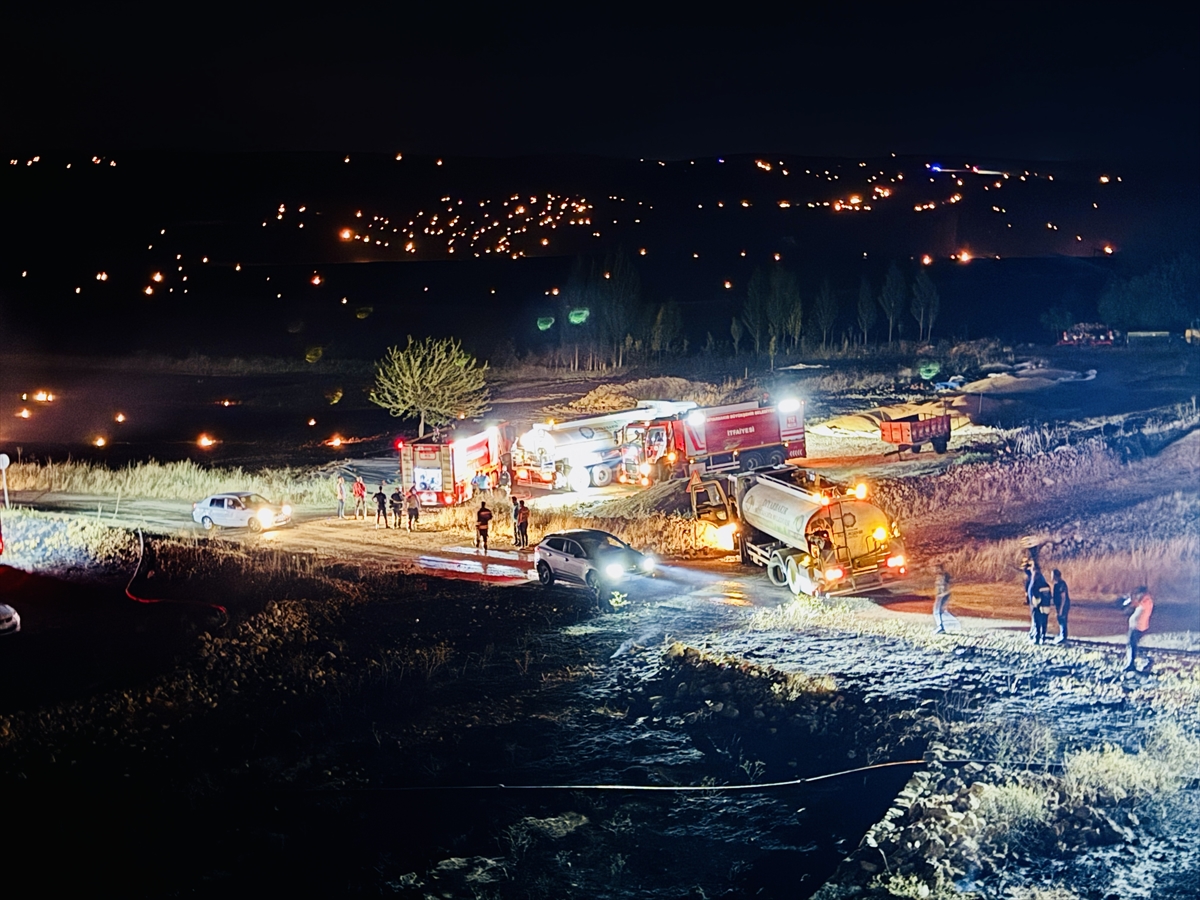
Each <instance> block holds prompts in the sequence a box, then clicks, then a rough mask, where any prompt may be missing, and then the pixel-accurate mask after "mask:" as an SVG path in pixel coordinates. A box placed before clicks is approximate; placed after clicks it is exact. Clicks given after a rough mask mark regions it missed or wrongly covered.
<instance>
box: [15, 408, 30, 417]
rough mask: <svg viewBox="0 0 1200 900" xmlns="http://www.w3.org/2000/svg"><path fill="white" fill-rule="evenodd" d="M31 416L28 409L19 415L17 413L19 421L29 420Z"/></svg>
mask: <svg viewBox="0 0 1200 900" xmlns="http://www.w3.org/2000/svg"><path fill="white" fill-rule="evenodd" d="M29 416H30V412H29V410H27V409H23V410H21V411H20V412H19V413H17V418H18V419H28V418H29Z"/></svg>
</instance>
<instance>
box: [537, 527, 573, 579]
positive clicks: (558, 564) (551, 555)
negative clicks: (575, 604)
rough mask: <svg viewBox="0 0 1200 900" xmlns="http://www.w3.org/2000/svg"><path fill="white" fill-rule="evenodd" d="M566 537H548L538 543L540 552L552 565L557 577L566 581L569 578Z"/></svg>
mask: <svg viewBox="0 0 1200 900" xmlns="http://www.w3.org/2000/svg"><path fill="white" fill-rule="evenodd" d="M566 543H567V542H566V539H565V538H560V537H552V538H546V540H544V541H542V543H541V544H539V545H538V552H539V553H540V554H541V556H543V557H544V558H545V560H546V562H547V563H548V564H549V566H550V570H551V571H552V572H553V573H554V576H555V577H556V578H562V579H563V580H564V581H565V580H568V579H569V577H570V576H569V574H568V570H567V552H566Z"/></svg>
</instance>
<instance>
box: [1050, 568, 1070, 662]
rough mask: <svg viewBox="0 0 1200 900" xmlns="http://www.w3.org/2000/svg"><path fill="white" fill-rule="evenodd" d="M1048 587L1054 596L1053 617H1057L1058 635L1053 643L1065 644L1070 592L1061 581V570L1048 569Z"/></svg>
mask: <svg viewBox="0 0 1200 900" xmlns="http://www.w3.org/2000/svg"><path fill="white" fill-rule="evenodd" d="M1050 589H1051V591H1052V592H1053V596H1054V617H1055V618H1056V619H1058V637H1056V638H1055V639H1054V643H1056V644H1065V643H1066V642H1067V616H1068V615H1070V613H1071V592H1070V591H1069V590H1067V583H1066V582H1065V581H1063V577H1062V572H1060V571H1058V569H1051V570H1050Z"/></svg>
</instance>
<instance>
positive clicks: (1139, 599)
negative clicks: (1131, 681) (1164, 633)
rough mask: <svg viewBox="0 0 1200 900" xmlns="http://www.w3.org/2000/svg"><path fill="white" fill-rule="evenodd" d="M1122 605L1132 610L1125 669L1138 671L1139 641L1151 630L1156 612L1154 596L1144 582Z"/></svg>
mask: <svg viewBox="0 0 1200 900" xmlns="http://www.w3.org/2000/svg"><path fill="white" fill-rule="evenodd" d="M1121 606H1122V607H1123V608H1128V609H1129V610H1130V613H1129V634H1128V635H1127V643H1126V648H1125V669H1124V671H1126V672H1136V671H1137V651H1138V643H1139V642H1140V641H1141V639H1142V637H1143V635H1145V633H1146V632H1147V631H1149V630H1150V614H1151V613H1153V612H1154V598H1153V597H1151V596H1150V592H1149V591H1147V590H1146V586H1145V585H1144V584H1142V585H1138V587H1136V588H1134V590H1133V593H1132V594H1130V595H1129V596H1128V597H1126V598H1125V600H1124V601H1123V602H1122V604H1121Z"/></svg>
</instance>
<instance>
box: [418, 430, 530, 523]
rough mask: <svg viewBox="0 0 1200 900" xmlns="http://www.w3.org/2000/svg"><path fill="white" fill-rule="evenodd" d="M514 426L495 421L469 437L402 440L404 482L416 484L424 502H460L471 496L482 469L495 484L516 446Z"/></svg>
mask: <svg viewBox="0 0 1200 900" xmlns="http://www.w3.org/2000/svg"><path fill="white" fill-rule="evenodd" d="M512 433H513V432H512V428H511V427H510V426H508V425H504V424H501V425H493V426H492V427H490V428H486V429H484V430H483V431H481V432H479V433H478V434H473V435H470V436H469V437H462V438H454V437H449V438H448V437H446V436H443V435H439V436H437V437H434V436H429V437H423V438H417V439H416V440H414V441H404V440H399V441H397V442H396V449H397V450H399V451H400V484H401V486H402V487H403V488H404V490H406V491H407V490H408V489H409V488H410V487H413V486H415V487H416V489H417V495H418V496H419V497H420V498H421V505H422V506H456V505H458V504H460V503H465V502H466V501H468V500H470V499H471V496H472V494H473V493H474V488H473V487H472V481H473V480H474V479H475V477H476V476H477V475H478V474H479V473H480V472H482V473H483V474H485V475H487V477H488V480H489V482H490V484H491V486H492V487H496V485H497V484H499V479H500V470H501V468H503V466H504V464H505V457H506V456H508V455H509V454H510V451H511V446H512Z"/></svg>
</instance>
